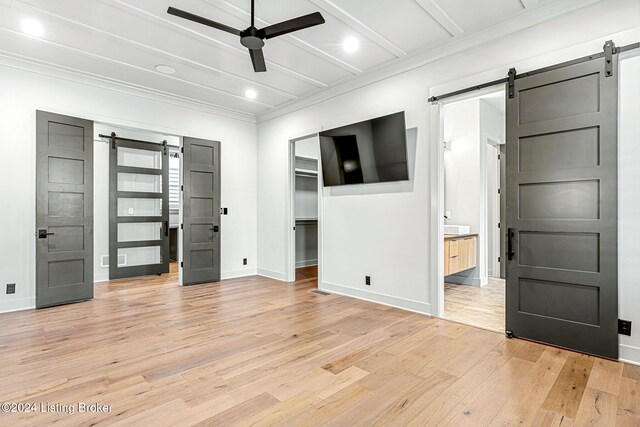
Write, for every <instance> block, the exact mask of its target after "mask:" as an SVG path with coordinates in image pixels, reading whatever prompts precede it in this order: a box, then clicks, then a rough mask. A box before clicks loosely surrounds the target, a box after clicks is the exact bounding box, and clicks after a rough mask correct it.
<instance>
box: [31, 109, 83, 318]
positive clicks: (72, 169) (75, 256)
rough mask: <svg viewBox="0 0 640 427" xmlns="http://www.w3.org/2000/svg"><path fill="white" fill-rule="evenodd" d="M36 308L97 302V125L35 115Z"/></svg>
mask: <svg viewBox="0 0 640 427" xmlns="http://www.w3.org/2000/svg"><path fill="white" fill-rule="evenodd" d="M36 127H37V136H36V149H37V155H36V159H37V160H36V161H37V168H36V242H37V244H36V307H37V308H42V307H48V306H53V305H60V304H67V303H70V302H75V301H82V300H86V299H91V298H93V122H91V121H89V120H83V119H78V118H75V117H67V116H61V115H59V114H52V113H47V112H44V111H37V112H36Z"/></svg>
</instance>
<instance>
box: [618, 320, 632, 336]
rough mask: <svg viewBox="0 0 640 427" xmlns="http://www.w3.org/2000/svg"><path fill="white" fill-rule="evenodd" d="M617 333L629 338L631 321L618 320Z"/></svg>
mask: <svg viewBox="0 0 640 427" xmlns="http://www.w3.org/2000/svg"><path fill="white" fill-rule="evenodd" d="M618 333H619V334H620V335H627V336H631V320H622V319H618Z"/></svg>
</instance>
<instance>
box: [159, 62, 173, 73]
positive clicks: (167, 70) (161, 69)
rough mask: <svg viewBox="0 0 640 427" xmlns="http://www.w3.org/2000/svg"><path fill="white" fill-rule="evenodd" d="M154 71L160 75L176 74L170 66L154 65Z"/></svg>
mask: <svg viewBox="0 0 640 427" xmlns="http://www.w3.org/2000/svg"><path fill="white" fill-rule="evenodd" d="M156 71H157V72H159V73H162V74H173V73H175V72H176V69H175V68H173V67H172V66H170V65H162V64H161V65H156Z"/></svg>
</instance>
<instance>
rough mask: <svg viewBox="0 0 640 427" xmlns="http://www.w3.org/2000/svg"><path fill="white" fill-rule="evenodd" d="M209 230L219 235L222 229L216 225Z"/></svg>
mask: <svg viewBox="0 0 640 427" xmlns="http://www.w3.org/2000/svg"><path fill="white" fill-rule="evenodd" d="M209 230H211V231H213V232H214V233H217V232H218V231H219V230H220V228H219V227H218V226H217V225H214V226H213V228H210V229H209Z"/></svg>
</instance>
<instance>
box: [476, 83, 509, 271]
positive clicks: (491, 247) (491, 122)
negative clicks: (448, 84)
mask: <svg viewBox="0 0 640 427" xmlns="http://www.w3.org/2000/svg"><path fill="white" fill-rule="evenodd" d="M504 102H505V100H504V92H502V93H501V94H500V96H499V97H497V98H496V97H491V101H489V100H488V99H487V98H481V99H480V146H481V147H480V148H481V150H485V156H484V168H483V169H484V171H483V175H484V177H483V179H484V181H485V182H484V184H485V189H486V190H485V191H486V198H485V206H486V217H485V218H486V238H485V239H484V240H485V241H486V253H487V256H486V261H487V275H488V276H490V277H500V263H499V262H498V257H499V256H500V229H499V228H498V223H499V222H500V194H498V189H499V188H500V163H499V160H498V154H500V148H499V146H497V145H493V144H495V143H499V144H503V143H504V142H505V135H504V134H505V114H504V112H503V111H504V108H502V109H501V110H498V109H497V108H496V107H495V106H494V105H495V103H501V104H502V105H504ZM488 140H491V141H493V142H492V143H489V142H488Z"/></svg>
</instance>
